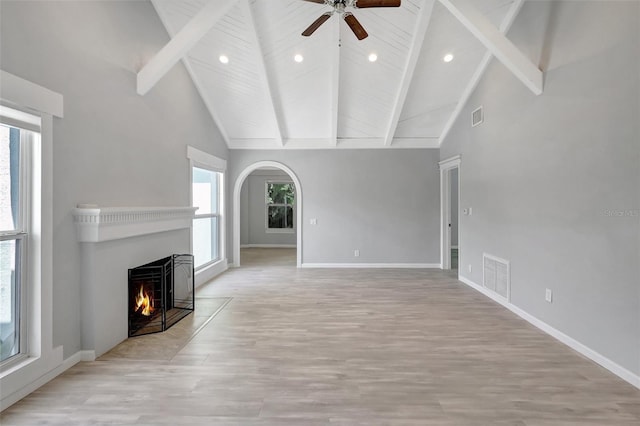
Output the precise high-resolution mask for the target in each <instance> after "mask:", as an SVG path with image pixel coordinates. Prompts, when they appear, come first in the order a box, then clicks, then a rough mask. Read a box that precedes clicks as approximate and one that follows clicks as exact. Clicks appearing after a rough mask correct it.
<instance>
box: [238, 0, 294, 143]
mask: <svg viewBox="0 0 640 426" xmlns="http://www.w3.org/2000/svg"><path fill="white" fill-rule="evenodd" d="M241 5H242V9H243V13H244V14H245V15H246V16H247V17H248V18H249V27H251V41H252V42H253V44H254V45H255V47H256V49H255V50H254V51H253V53H254V54H255V59H256V62H257V63H258V74H259V75H260V79H261V80H262V84H263V86H264V88H265V92H266V95H267V97H268V99H269V107H270V108H269V109H270V110H271V114H272V115H273V121H274V123H275V131H276V135H275V139H276V142H277V143H278V145H279V146H283V145H284V139H283V123H282V120H283V119H282V117H283V113H282V110H281V108H279V107H278V104H277V102H276V98H275V97H274V93H273V86H274V84H273V81H272V80H271V79H270V78H269V72H268V71H267V64H266V62H265V59H264V51H263V49H262V45H261V44H260V37H259V36H258V29H257V27H256V19H255V17H254V16H253V10H252V9H251V3H250V0H244V1H242V2H241Z"/></svg>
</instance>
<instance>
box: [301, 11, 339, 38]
mask: <svg viewBox="0 0 640 426" xmlns="http://www.w3.org/2000/svg"><path fill="white" fill-rule="evenodd" d="M331 15H333V12H327V13H323V14H322V15H320V17H319V18H318V19H316V20H315V21H314V22H313V24H311V25H309V28H307V29H306V30H304V31H303V32H302V35H303V36H305V37H309V36H310V35H311V34H313V33H314V32H315V31H316V30H317V29H318V28H320V25H322V24H324V23H325V22H327V19H329V18H331Z"/></svg>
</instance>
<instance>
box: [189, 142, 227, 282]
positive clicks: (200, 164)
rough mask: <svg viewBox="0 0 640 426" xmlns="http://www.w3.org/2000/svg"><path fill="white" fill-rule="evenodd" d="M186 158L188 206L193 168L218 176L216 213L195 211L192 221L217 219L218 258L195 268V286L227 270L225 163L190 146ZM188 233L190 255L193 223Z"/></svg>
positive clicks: (190, 198)
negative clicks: (204, 218) (187, 162)
mask: <svg viewBox="0 0 640 426" xmlns="http://www.w3.org/2000/svg"><path fill="white" fill-rule="evenodd" d="M187 158H188V159H189V205H193V168H194V167H197V168H199V169H204V170H210V171H212V172H216V173H219V176H218V213H217V214H205V215H198V214H197V211H196V214H195V216H194V220H196V219H199V218H203V217H217V218H218V257H217V259H214V260H212V261H211V262H208V263H205V264H203V265H200V266H199V267H198V268H196V270H195V271H196V286H199V285H201V284H203V283H204V282H207V281H208V280H210V279H211V278H213V277H214V276H216V275H218V274H219V273H221V272H223V271H225V270H226V269H227V256H226V214H225V194H226V191H225V188H226V183H225V182H226V172H227V161H226V160H224V159H222V158H219V157H216V156H214V155H211V154H209V153H207V152H204V151H201V150H199V149H197V148H194V147H192V146H187ZM190 231H191V232H190V233H189V239H190V245H191V253H193V222H192V226H191V230H190Z"/></svg>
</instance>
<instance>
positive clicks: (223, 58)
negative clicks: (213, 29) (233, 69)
mask: <svg viewBox="0 0 640 426" xmlns="http://www.w3.org/2000/svg"><path fill="white" fill-rule="evenodd" d="M218 60H220V62H221V63H223V64H225V65H226V64H228V63H229V57H228V56H227V55H220V57H219V58H218Z"/></svg>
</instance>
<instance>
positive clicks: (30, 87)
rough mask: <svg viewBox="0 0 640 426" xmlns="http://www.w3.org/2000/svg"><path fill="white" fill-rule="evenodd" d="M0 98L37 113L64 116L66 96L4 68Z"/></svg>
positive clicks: (0, 85)
mask: <svg viewBox="0 0 640 426" xmlns="http://www.w3.org/2000/svg"><path fill="white" fill-rule="evenodd" d="M0 98H1V99H2V101H4V102H9V103H10V104H11V106H14V105H15V106H16V107H17V108H18V109H20V108H28V109H29V110H31V111H34V112H36V113H37V115H40V113H44V114H47V115H52V116H54V117H60V118H62V117H63V116H64V98H63V97H62V95H61V94H59V93H56V92H54V91H52V90H49V89H47V88H45V87H42V86H40V85H38V84H35V83H32V82H30V81H28V80H25V79H23V78H20V77H18V76H15V75H13V74H11V73H8V72H6V71H3V70H0Z"/></svg>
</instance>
